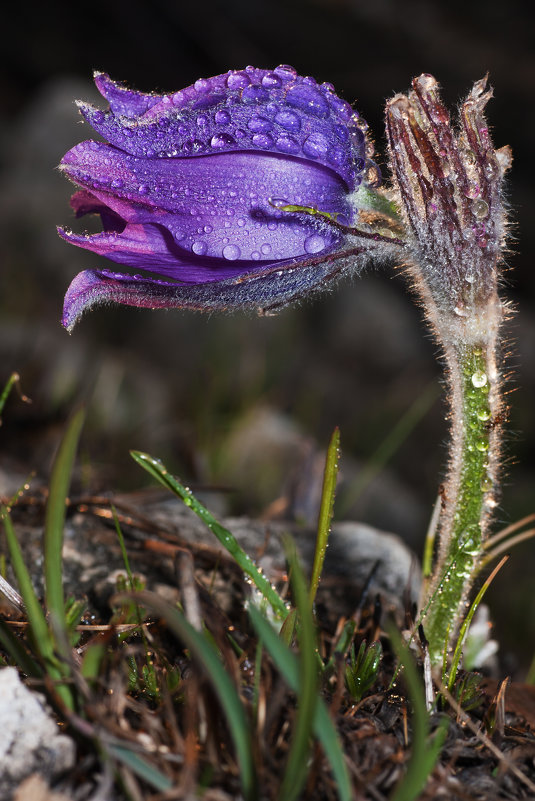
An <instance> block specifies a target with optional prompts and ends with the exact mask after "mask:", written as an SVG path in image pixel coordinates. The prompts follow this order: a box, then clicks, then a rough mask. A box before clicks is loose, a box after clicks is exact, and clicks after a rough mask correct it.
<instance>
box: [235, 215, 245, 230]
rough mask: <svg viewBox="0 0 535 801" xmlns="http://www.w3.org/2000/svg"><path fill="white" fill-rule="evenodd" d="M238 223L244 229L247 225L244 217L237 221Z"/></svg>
mask: <svg viewBox="0 0 535 801" xmlns="http://www.w3.org/2000/svg"><path fill="white" fill-rule="evenodd" d="M236 222H237V224H238V226H239V227H240V228H243V226H244V225H245V220H244V219H243V217H240V218H239V220H236Z"/></svg>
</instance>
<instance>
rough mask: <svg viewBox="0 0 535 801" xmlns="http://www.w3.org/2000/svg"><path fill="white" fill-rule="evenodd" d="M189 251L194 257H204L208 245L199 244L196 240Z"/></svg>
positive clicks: (204, 243)
mask: <svg viewBox="0 0 535 801" xmlns="http://www.w3.org/2000/svg"><path fill="white" fill-rule="evenodd" d="M191 249H192V251H193V252H194V253H195V255H197V256H204V254H205V253H206V251H207V250H208V245H207V244H206V242H201V241H200V240H196V241H195V242H194V243H193V244H192V246H191Z"/></svg>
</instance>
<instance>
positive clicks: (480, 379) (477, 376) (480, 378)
mask: <svg viewBox="0 0 535 801" xmlns="http://www.w3.org/2000/svg"><path fill="white" fill-rule="evenodd" d="M486 383H487V374H486V373H484V372H483V371H482V370H476V372H475V373H474V374H473V375H472V384H473V385H474V386H475V387H478V388H479V387H484V386H485V384H486Z"/></svg>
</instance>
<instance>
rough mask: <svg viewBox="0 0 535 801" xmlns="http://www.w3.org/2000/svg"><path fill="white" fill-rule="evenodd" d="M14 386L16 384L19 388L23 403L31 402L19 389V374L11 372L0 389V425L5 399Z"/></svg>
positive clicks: (0, 423)
mask: <svg viewBox="0 0 535 801" xmlns="http://www.w3.org/2000/svg"><path fill="white" fill-rule="evenodd" d="M14 386H17V389H18V390H19V395H20V398H21V400H22V401H24V403H31V400H30V399H29V398H27V397H26V395H23V394H22V392H21V389H20V375H19V374H18V373H11V375H10V376H9V378H8V380H7V382H6V385H5V387H4V389H3V390H2V394H1V395H0V425H2V417H1V415H2V412H3V411H4V406H5V405H6V401H7V399H8V398H9V395H10V393H11V390H12V389H13V387H14Z"/></svg>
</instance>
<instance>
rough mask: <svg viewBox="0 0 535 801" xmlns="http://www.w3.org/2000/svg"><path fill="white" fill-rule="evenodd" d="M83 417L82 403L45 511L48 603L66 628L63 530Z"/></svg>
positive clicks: (65, 441)
mask: <svg viewBox="0 0 535 801" xmlns="http://www.w3.org/2000/svg"><path fill="white" fill-rule="evenodd" d="M84 418H85V410H84V408H83V407H82V408H80V409H78V411H77V412H76V413H75V414H74V415H73V417H72V418H71V420H70V421H69V424H68V426H67V430H66V431H65V434H64V436H63V439H62V441H61V444H60V446H59V450H58V452H57V454H56V458H55V459H54V464H53V467H52V473H51V476H50V484H49V488H48V502H47V505H46V514H45V532H44V551H45V591H46V606H47V610H48V612H49V613H51V614H53V615H54V618H55V620H56V621H57V623H58V625H61V626H63V627H65V630H67V625H66V621H65V601H64V597H63V571H62V551H63V532H64V527H65V512H66V503H67V495H68V492H69V486H70V483H71V473H72V468H73V464H74V457H75V455H76V448H77V447H78V440H79V438H80V432H81V430H82V426H83V424H84Z"/></svg>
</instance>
